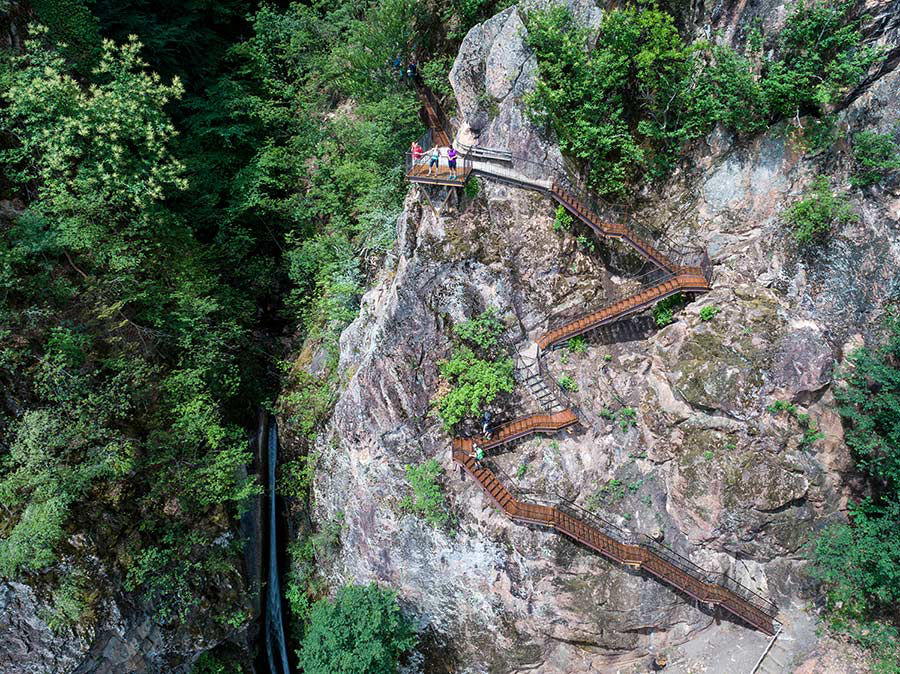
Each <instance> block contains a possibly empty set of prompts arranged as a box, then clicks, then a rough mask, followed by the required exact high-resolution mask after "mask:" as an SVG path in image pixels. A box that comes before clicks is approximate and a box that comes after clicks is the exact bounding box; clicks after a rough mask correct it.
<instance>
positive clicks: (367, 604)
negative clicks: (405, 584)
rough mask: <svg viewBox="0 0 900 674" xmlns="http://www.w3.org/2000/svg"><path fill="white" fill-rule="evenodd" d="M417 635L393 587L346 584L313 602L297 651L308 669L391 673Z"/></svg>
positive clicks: (313, 673)
mask: <svg viewBox="0 0 900 674" xmlns="http://www.w3.org/2000/svg"><path fill="white" fill-rule="evenodd" d="M416 641H417V640H416V637H415V634H414V632H413V629H412V624H411V622H410V621H409V620H408V619H407V618H406V617H405V616H404V615H403V613H402V612H401V610H400V606H399V605H398V604H397V596H396V595H395V594H394V593H393V592H391V591H390V590H385V589H382V588H380V587H378V586H377V585H375V584H371V585H366V586H359V585H348V586H345V587H343V588H341V589H340V590H339V591H338V593H337V595H336V596H335V597H334V599H321V600H319V601H318V602H316V604H315V605H314V606H313V608H312V613H311V615H310V620H309V628H308V629H307V632H306V636H304V638H303V644H302V648H301V649H300V651H299V652H298V657H299V659H300V666H301V667H302V668H303V671H304V672H306V674H334V672H342V673H344V674H392V673H393V672H396V671H397V666H398V663H399V660H400V656H401V655H403V654H404V653H406V652H407V651H409V650H410V649H411V648H413V647H414V646H415V645H416Z"/></svg>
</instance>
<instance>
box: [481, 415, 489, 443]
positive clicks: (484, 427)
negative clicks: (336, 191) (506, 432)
mask: <svg viewBox="0 0 900 674" xmlns="http://www.w3.org/2000/svg"><path fill="white" fill-rule="evenodd" d="M481 435H482V437H484V439H485V440H490V439H491V413H490V412H488V411H487V410H485V411H484V416H483V417H482V419H481Z"/></svg>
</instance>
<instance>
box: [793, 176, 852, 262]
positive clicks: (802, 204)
mask: <svg viewBox="0 0 900 674" xmlns="http://www.w3.org/2000/svg"><path fill="white" fill-rule="evenodd" d="M784 219H785V222H787V223H788V224H789V225H791V227H793V229H794V237H795V238H796V239H797V241H798V242H799V243H801V244H804V245H807V244H810V243H813V242H815V241H822V240H823V239H825V238H826V237H827V236H828V234H829V233H830V232H831V229H832V227H834V226H836V225H838V226H840V225H843V224H846V223H850V222H854V221H855V220H856V219H857V215H856V213H854V212H853V209H852V208H851V207H850V204H849V203H848V202H847V199H846V198H845V197H842V196H839V195H837V194H835V193H834V192H832V191H831V186H830V185H829V184H828V178H826V177H825V176H819V177H818V178H816V180H815V182H814V183H813V185H812V187H811V189H810V191H809V192H807V194H806V196H804V198H803V199H801V200H800V201H798V202H797V203H795V204H793V205H792V206H790V207H789V208H788V209H787V211H786V212H785V215H784Z"/></svg>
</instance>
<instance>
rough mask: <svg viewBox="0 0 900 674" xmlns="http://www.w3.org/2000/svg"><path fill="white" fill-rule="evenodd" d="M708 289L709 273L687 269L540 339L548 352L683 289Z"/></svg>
mask: <svg viewBox="0 0 900 674" xmlns="http://www.w3.org/2000/svg"><path fill="white" fill-rule="evenodd" d="M708 290H709V281H708V280H707V279H706V277H705V276H703V275H702V274H700V273H695V272H694V271H693V270H689V271H684V272H682V273H679V274H678V275H676V276H673V277H671V278H669V279H667V280H665V281H663V282H662V283H660V284H658V285H655V286H653V287H651V288H647V289H646V290H642V291H640V292H638V293H637V294H635V295H632V296H630V297H627V298H625V299H624V300H621V301H619V302H616V303H615V304H611V305H609V306H607V307H603V308H602V309H599V310H597V311H593V312H591V313H589V314H585V315H584V316H582V317H580V318H576V319H573V320H572V321H571V322H569V323H566V324H565V325H563V326H561V327H559V328H556V329H555V330H551V331H549V332H546V333H544V334H543V335H541V336H540V337H539V338H538V340H537V343H538V346H540V347H541V350H543V351H546V350H547V349H549V348H550V347H551V346H553V345H554V344H557V343H559V342H564V341H566V340H567V339H571V338H572V337H576V336H578V335H581V334H583V333H585V332H589V331H591V330H593V329H595V328H598V327H600V326H601V325H605V324H607V323H612V322H614V321H618V320H619V319H621V318H624V317H626V316H629V315H631V314H634V313H637V312H639V311H643V310H645V309H648V308H650V307H651V306H653V305H654V304H656V303H657V302H659V301H660V300H661V299H663V298H666V297H669V296H670V295H675V294H677V293H682V292H683V293H705V292H707V291H708Z"/></svg>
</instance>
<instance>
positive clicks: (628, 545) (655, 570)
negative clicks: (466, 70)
mask: <svg viewBox="0 0 900 674" xmlns="http://www.w3.org/2000/svg"><path fill="white" fill-rule="evenodd" d="M429 93H430V92H426V91H425V90H424V89H423V88H422V87H420V94H421V95H422V101H423V104H424V106H425V108H426V112H427V114H428V119H429V120H432V124H434V125H435V129H434V132H435V133H434V135H433V138H435V139H438V138H440V139H441V140H440V141H437V140H436V142H441V143H443V144H447V145H449V143H450V139H449V136H450V134H449V133H447V130H445V129H441V128H439V127H440V124H439V122H440V120H441V119H446V117H445V116H444V115H443V112H442V111H439V110H435V109H433V108H434V106H435V105H437V103H436V99H435V98H434V96H433V95H429ZM426 156H427V153H426ZM426 162H427V159H426ZM510 162H512V163H514V158H513V157H512V156H510V157H509V159H508V161H506V164H509V163H510ZM463 167H464V168H465V173H463V171H462V170H461V171H460V179H459V180H453V179H452V178H450V177H449V170H448V169H447V168H446V167H442V173H441V175H440V176H437V177H428V176H427V175H423V174H427V164H425V166H422V165H420V166H414V167H412V168H411V169H410V170H409V171H408V172H407V178H408V179H409V180H410V181H413V182H426V183H433V184H441V185H451V186H461V185H463V184H465V181H466V180H467V179H468V178H469V177H470V176H471V175H473V174H477V175H482V176H485V177H487V178H491V179H494V180H497V181H500V182H504V183H507V184H511V185H514V186H518V187H521V188H523V189H529V190H536V191H539V192H542V193H544V194H546V195H547V196H549V197H551V198H552V199H553V200H555V201H556V202H557V203H559V204H560V205H562V206H563V207H564V208H566V209H567V210H568V211H570V212H571V213H572V214H573V215H574V216H575V217H577V218H578V219H579V220H581V221H582V222H584V223H585V224H586V225H588V226H589V227H590V228H591V229H592V230H593V231H594V232H595V233H596V234H597V235H599V236H603V237H608V238H612V239H618V240H620V241H622V242H623V243H625V244H626V245H628V246H630V247H631V248H632V249H634V250H635V251H637V252H638V253H639V254H640V255H641V256H642V257H644V259H646V260H647V261H648V262H650V263H652V264H653V265H654V266H655V267H656V268H658V269H659V270H660V272H661V273H662V275H663V278H662V279H661V280H660V281H659V283H656V284H655V285H652V286H650V287H645V288H642V289H640V290H638V291H636V292H635V293H634V294H633V295H631V296H629V297H626V298H625V299H623V300H620V301H618V302H614V303H612V304H609V305H608V306H605V307H602V308H600V309H597V310H596V311H592V312H589V313H586V314H584V315H582V316H579V317H577V318H573V319H572V320H569V321H567V322H566V323H565V324H564V325H562V326H560V327H557V328H555V329H552V330H549V331H547V332H546V333H544V334H543V335H541V336H540V337H539V338H538V340H537V347H538V348H537V352H536V363H537V365H538V373H537V374H531V375H529V381H530V380H531V379H534V378H535V377H538V378H540V379H547V375H546V372H545V370H544V369H543V366H542V361H541V351H542V350H546V349H548V348H550V347H552V346H553V345H555V344H558V343H560V342H564V341H566V340H568V339H571V338H572V337H575V336H577V335H581V334H584V333H586V332H589V331H591V330H594V329H595V328H598V327H600V326H603V325H607V324H609V323H613V322H615V321H618V320H620V319H622V318H624V317H626V316H630V315H632V314H635V313H637V312H640V311H644V310H646V309H649V308H650V307H652V306H653V305H654V304H655V303H656V302H659V301H660V300H662V299H664V298H666V297H669V296H671V295H674V294H676V293H703V292H707V291H708V290H709V289H710V274H709V270H708V269H707V266H708V260H706V257H705V254H704V255H702V256H700V258H699V259H700V260H701V263H699V264H696V265H695V264H688V265H685V264H683V263H682V261H681V260H680V259H675V258H674V257H672V256H670V255H669V254H667V253H666V252H665V250H664V249H663V248H660V246H659V245H658V244H654V243H652V242H650V241H648V240H647V237H646V236H640V235H638V234H637V233H636V232H635V231H633V229H632V228H629V227H627V226H625V225H623V224H619V223H614V222H607V221H605V220H604V219H603V218H601V217H600V216H599V215H598V214H597V213H596V212H595V211H594V210H593V209H592V208H591V207H590V205H589V204H588V203H586V202H585V201H584V200H582V199H581V198H579V197H578V196H576V195H575V194H574V193H573V192H572V191H570V190H567V189H565V188H564V187H562V186H560V185H559V184H558V183H556V182H553V181H552V180H549V179H547V178H534V177H530V176H526V175H524V174H523V173H521V172H519V171H517V170H516V169H515V168H514V167H513V166H509V165H503V166H498V165H497V164H496V163H494V162H491V161H490V160H484V159H482V158H467V160H466V161H465V162H463V161H462V158H461V159H460V168H461V169H463ZM532 168H533V167H532ZM670 250H671V249H670ZM703 260H706V261H705V262H703ZM704 265H706V266H704ZM532 383H533V382H532ZM555 386H556V383H555V382H552V383H550V382H545V383H544V387H543V389H544V390H545V391H546V394H545V396H544V397H543V398H542V400H543V401H544V402H546V403H547V404H548V405H551V404H552V405H559V401H560V400H563V401H564V400H565V398H564V396H557V395H556V394H553V395H551V394H550V391H551V387H555ZM544 402H542V404H544ZM577 423H578V415H577V413H576V411H575V410H574V409H572V408H568V409H563V410H562V411H556V412H551V413H547V414H531V415H528V416H525V417H521V418H519V419H516V420H514V421H512V422H509V423H507V424H504V425H502V426H500V427H498V428H497V429H495V431H494V433H493V434H492V435H491V436H490V437H488V438H465V437H456V438H453V442H452V459H453V461H454V462H456V463H457V464H458V465H460V466H461V467H462V469H463V470H464V471H465V472H466V473H468V474H469V475H471V476H472V478H474V479H475V481H477V482H478V484H479V485H480V486H481V488H482V490H483V491H484V492H485V493H486V494H487V495H488V496H489V497H490V499H491V500H492V501H493V502H494V503H495V504H496V505H497V507H498V508H500V509H501V510H502V511H503V512H504V513H505V514H506V515H507V517H509V518H510V519H512V520H513V521H515V522H518V523H521V524H529V525H536V526H542V527H549V528H552V529H554V530H556V531H558V532H559V533H561V534H563V535H565V536H568V537H569V538H572V539H573V540H575V541H577V542H579V543H581V544H582V545H584V546H586V547H588V548H590V549H591V550H595V551H596V552H598V553H600V554H601V555H603V556H605V557H607V558H608V559H610V560H612V561H614V562H617V563H619V564H624V565H628V566H631V567H633V568H636V569H641V570H643V571H644V572H646V573H649V574H651V575H652V576H654V577H655V578H657V579H659V580H660V581H662V582H665V583H667V584H669V585H671V586H673V587H675V588H677V589H678V590H680V591H682V592H684V593H685V594H686V595H688V596H690V597H692V598H694V599H695V600H697V601H698V602H703V603H704V604H706V605H708V606H711V607H716V609H717V610H718V608H722V609H724V610H726V611H728V612H729V613H731V614H732V615H734V616H736V617H737V618H739V619H741V620H743V621H744V622H746V623H747V624H748V625H750V626H752V627H754V628H756V629H758V630H761V631H762V632H765V633H766V634H769V635H772V634H775V630H776V627H777V622H776V616H777V613H778V609H777V607H776V606H775V604H773V603H772V602H771V601H769V600H768V599H766V598H765V597H762V596H761V595H759V594H757V593H756V592H754V591H753V590H751V589H750V588H748V587H746V586H744V585H742V584H741V583H739V582H737V581H736V580H734V579H731V578H727V577H726V576H724V575H723V574H719V573H712V572H709V571H706V570H704V569H702V568H700V567H699V566H697V565H696V564H694V563H693V562H691V561H690V560H689V559H687V558H686V557H683V556H681V555H679V554H677V553H676V552H674V551H673V550H671V549H670V548H667V547H666V546H664V545H662V544H660V543H658V542H656V541H653V540H652V539H649V538H647V537H646V536H641V535H637V534H633V533H631V532H627V531H625V530H622V529H620V528H618V527H616V526H615V525H613V524H611V523H609V522H606V521H605V520H602V519H601V518H600V517H598V516H596V515H593V514H591V513H587V512H586V511H584V510H583V509H581V508H579V507H578V506H576V505H575V504H574V503H571V502H566V501H565V500H564V499H557V503H556V504H555V505H547V504H542V503H537V502H534V501H533V500H529V499H526V498H517V497H516V495H515V494H513V492H512V491H510V489H514V487H510V486H508V485H507V484H504V483H503V481H502V480H500V479H499V478H498V477H497V475H495V474H494V473H493V472H492V471H491V470H489V469H488V467H487V466H486V465H483V464H479V463H478V462H477V461H476V460H475V457H474V450H475V446H476V445H477V446H478V447H480V448H482V449H484V450H490V449H495V448H497V447H500V446H503V445H505V444H507V443H510V442H513V441H515V440H517V439H519V438H523V437H526V436H528V435H531V434H534V433H538V432H555V431H559V430H562V429H565V428H569V427H571V426H574V425H575V424H577Z"/></svg>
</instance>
